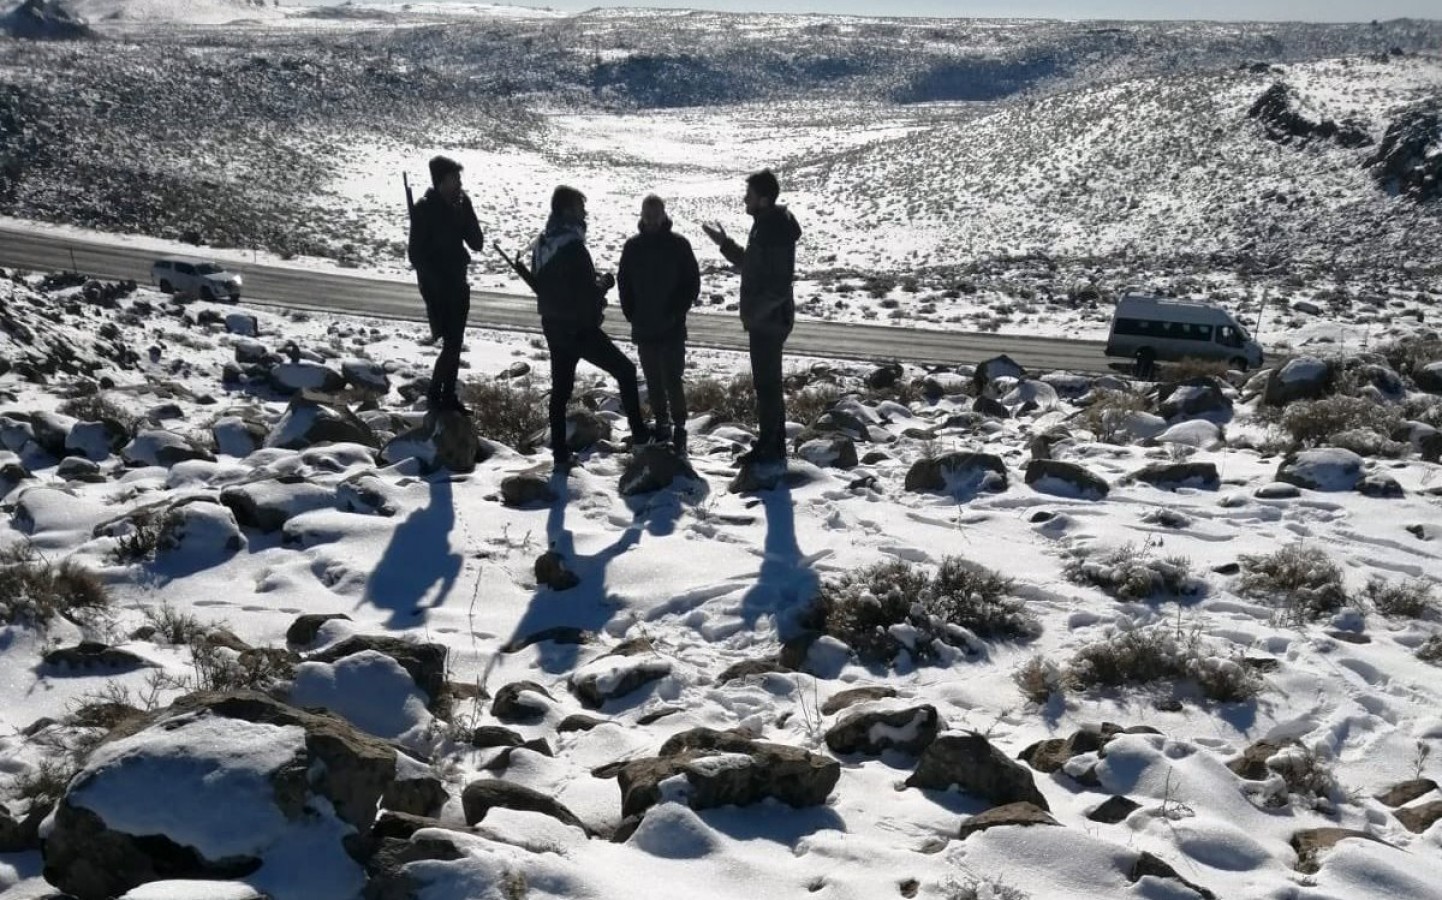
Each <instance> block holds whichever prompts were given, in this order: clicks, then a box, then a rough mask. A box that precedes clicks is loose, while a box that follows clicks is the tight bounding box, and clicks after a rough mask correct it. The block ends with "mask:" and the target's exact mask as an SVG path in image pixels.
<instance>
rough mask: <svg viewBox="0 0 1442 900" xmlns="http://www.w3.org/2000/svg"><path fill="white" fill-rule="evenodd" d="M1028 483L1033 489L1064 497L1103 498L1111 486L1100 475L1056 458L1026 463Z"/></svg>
mask: <svg viewBox="0 0 1442 900" xmlns="http://www.w3.org/2000/svg"><path fill="white" fill-rule="evenodd" d="M1026 483H1027V484H1029V485H1031V487H1032V490H1035V491H1039V492H1040V493H1043V494H1056V495H1058V496H1062V497H1079V498H1082V499H1085V500H1102V499H1104V498H1105V497H1106V496H1107V494H1108V493H1110V492H1111V488H1110V487H1109V486H1108V485H1107V483H1106V480H1105V479H1103V478H1102V477H1101V476H1100V475H1096V474H1093V473H1092V472H1090V471H1088V470H1087V469H1084V468H1082V467H1081V466H1079V465H1077V464H1075V463H1069V462H1062V461H1061V460H1055V459H1033V460H1032V461H1031V462H1029V463H1027V464H1026Z"/></svg>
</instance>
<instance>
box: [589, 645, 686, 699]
mask: <svg viewBox="0 0 1442 900" xmlns="http://www.w3.org/2000/svg"><path fill="white" fill-rule="evenodd" d="M670 674H671V663H670V662H669V661H668V660H666V659H664V658H662V657H660V656H657V655H656V654H654V653H651V654H644V655H636V656H627V655H616V654H612V655H608V656H603V657H601V658H600V659H596V660H593V661H591V662H589V663H586V664H585V665H583V666H581V667H580V668H579V669H577V670H576V671H575V672H573V673H572V674H571V679H570V689H571V693H572V694H575V695H576V699H578V700H580V701H581V705H582V706H584V707H586V708H587V709H600V708H601V707H602V706H604V705H605V704H606V702H607V701H608V700H614V699H617V698H619V697H624V696H626V695H627V694H629V693H631V692H632V691H636V690H639V689H640V688H642V687H644V686H646V685H648V684H650V683H651V682H653V681H659V680H661V679H662V678H665V677H666V676H668V675H670Z"/></svg>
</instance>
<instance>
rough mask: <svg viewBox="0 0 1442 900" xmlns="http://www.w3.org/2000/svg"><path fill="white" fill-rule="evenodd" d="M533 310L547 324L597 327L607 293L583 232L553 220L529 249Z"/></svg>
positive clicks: (572, 225) (583, 230) (578, 327)
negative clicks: (534, 306)
mask: <svg viewBox="0 0 1442 900" xmlns="http://www.w3.org/2000/svg"><path fill="white" fill-rule="evenodd" d="M531 273H532V276H533V277H534V278H535V280H536V309H537V311H538V312H540V314H541V321H542V323H543V324H546V325H553V326H555V325H560V326H564V327H568V328H572V329H586V328H599V327H600V325H601V318H602V309H603V308H604V307H605V305H606V292H605V291H604V290H602V289H601V286H600V285H599V284H598V283H597V279H596V266H595V264H594V263H593V262H592V261H591V252H590V251H589V250H587V249H586V229H585V227H584V226H578V225H574V224H571V223H567V222H565V221H562V220H558V219H555V218H553V219H552V220H551V221H550V222H549V223H547V224H546V230H545V231H544V232H542V234H541V236H540V237H539V238H537V239H536V243H535V245H534V246H533V247H532V248H531Z"/></svg>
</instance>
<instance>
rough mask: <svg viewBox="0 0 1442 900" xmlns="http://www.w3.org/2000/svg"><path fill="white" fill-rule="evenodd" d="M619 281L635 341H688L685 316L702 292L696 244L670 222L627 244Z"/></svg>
mask: <svg viewBox="0 0 1442 900" xmlns="http://www.w3.org/2000/svg"><path fill="white" fill-rule="evenodd" d="M616 283H617V284H618V285H619V286H620V289H621V313H622V314H623V315H625V317H626V321H628V322H630V323H631V339H632V340H634V341H637V342H642V341H662V340H667V339H671V338H681V339H682V340H684V339H685V338H686V313H687V311H689V310H690V309H691V306H692V305H693V304H694V303H695V302H696V298H697V297H698V296H700V294H701V270H700V268H699V267H698V266H697V265H696V254H695V253H693V252H692V251H691V242H690V241H688V240H686V239H685V238H683V237H681V235H679V234H676V233H675V232H673V231H672V230H671V222H670V220H669V219H668V220H667V221H666V223H665V224H664V225H663V226H662V227H661V228H660V230H658V231H653V232H646V231H642V232H641V233H640V234H638V235H636V236H635V237H633V238H631V239H630V240H629V241H627V242H626V247H625V249H623V250H622V251H621V267H620V269H619V271H618V272H617V273H616Z"/></svg>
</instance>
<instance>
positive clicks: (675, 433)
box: [671, 425, 686, 456]
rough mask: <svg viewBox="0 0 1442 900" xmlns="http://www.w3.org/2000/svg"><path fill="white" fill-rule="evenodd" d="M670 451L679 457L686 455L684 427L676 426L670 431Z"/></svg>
mask: <svg viewBox="0 0 1442 900" xmlns="http://www.w3.org/2000/svg"><path fill="white" fill-rule="evenodd" d="M671 449H672V450H674V451H676V453H677V454H678V455H680V456H685V455H686V426H684V425H677V426H676V427H675V428H672V429H671Z"/></svg>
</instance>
